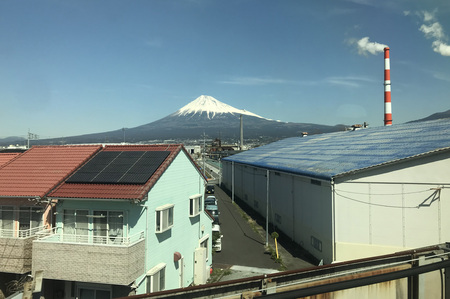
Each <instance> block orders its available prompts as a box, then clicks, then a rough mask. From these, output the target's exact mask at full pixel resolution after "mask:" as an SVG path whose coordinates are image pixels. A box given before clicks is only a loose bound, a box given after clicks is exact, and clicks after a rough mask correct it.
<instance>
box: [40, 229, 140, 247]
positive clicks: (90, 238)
mask: <svg viewBox="0 0 450 299" xmlns="http://www.w3.org/2000/svg"><path fill="white" fill-rule="evenodd" d="M142 239H144V231H141V232H139V233H137V234H134V235H131V236H128V237H119V236H112V235H109V236H94V235H92V234H83V235H77V234H67V233H66V234H65V233H64V232H63V231H62V230H61V228H54V229H53V230H52V233H51V234H49V235H42V237H40V238H39V239H38V240H39V241H43V242H57V243H77V244H95V245H102V244H104V245H126V246H128V245H131V244H134V243H136V242H138V241H139V240H142Z"/></svg>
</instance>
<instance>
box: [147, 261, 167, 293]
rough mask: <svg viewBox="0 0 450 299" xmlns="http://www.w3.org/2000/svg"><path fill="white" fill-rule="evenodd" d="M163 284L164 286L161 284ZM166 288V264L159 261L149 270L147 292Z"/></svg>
mask: <svg viewBox="0 0 450 299" xmlns="http://www.w3.org/2000/svg"><path fill="white" fill-rule="evenodd" d="M161 284H162V286H161ZM165 289H166V264H165V263H159V264H158V265H156V266H155V267H153V268H151V269H150V270H149V271H148V272H147V292H149V293H153V292H159V291H164V290H165Z"/></svg>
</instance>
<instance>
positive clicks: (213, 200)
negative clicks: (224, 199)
mask: <svg viewBox="0 0 450 299" xmlns="http://www.w3.org/2000/svg"><path fill="white" fill-rule="evenodd" d="M209 205H214V206H217V199H216V197H215V196H214V195H210V196H208V197H206V198H205V207H206V206H209Z"/></svg>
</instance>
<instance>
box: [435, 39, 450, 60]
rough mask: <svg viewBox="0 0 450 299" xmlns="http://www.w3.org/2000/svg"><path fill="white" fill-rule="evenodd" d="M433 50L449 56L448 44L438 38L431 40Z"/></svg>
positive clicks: (449, 46)
mask: <svg viewBox="0 0 450 299" xmlns="http://www.w3.org/2000/svg"><path fill="white" fill-rule="evenodd" d="M433 50H434V52H436V53H439V54H441V55H442V56H450V45H447V44H445V43H443V42H441V41H440V40H436V41H434V42H433Z"/></svg>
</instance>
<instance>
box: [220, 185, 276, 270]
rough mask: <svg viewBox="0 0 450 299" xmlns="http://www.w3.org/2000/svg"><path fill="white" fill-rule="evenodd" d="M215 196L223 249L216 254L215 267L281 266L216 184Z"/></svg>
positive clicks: (272, 267)
mask: <svg viewBox="0 0 450 299" xmlns="http://www.w3.org/2000/svg"><path fill="white" fill-rule="evenodd" d="M214 196H215V197H216V198H217V200H218V206H219V211H220V215H219V218H220V228H221V231H222V235H223V238H222V251H221V252H215V253H214V254H213V267H219V268H226V267H230V266H233V265H239V266H246V267H256V268H266V269H278V268H279V267H280V265H279V264H277V263H275V261H274V260H272V259H271V257H270V255H269V254H267V253H264V245H265V240H263V238H262V237H261V235H259V234H258V233H256V232H255V231H253V229H252V227H251V226H250V224H249V223H248V221H247V220H246V219H244V218H243V217H242V215H241V213H240V212H239V209H238V207H237V206H236V205H235V204H233V203H232V202H231V198H230V197H229V196H228V195H227V194H226V193H225V192H224V191H222V190H221V189H220V188H219V187H218V186H217V185H216V187H215V194H214Z"/></svg>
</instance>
